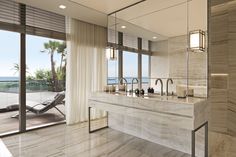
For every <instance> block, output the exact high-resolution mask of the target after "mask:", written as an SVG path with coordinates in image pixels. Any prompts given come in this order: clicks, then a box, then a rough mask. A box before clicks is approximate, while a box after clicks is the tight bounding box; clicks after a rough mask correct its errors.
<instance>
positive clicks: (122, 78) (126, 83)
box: [119, 77, 128, 93]
mask: <svg viewBox="0 0 236 157" xmlns="http://www.w3.org/2000/svg"><path fill="white" fill-rule="evenodd" d="M123 80H124V82H125V83H124V82H122V81H123ZM121 83H122V84H125V92H126V93H127V85H128V82H127V80H126V79H125V78H124V77H121V78H120V81H119V85H120V84H121Z"/></svg>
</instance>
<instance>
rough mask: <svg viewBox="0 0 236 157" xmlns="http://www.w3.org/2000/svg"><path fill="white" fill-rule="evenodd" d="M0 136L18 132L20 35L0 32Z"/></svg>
mask: <svg viewBox="0 0 236 157" xmlns="http://www.w3.org/2000/svg"><path fill="white" fill-rule="evenodd" d="M0 44H1V46H0V124H1V125H0V135H1V134H3V133H6V132H15V131H18V130H19V120H18V118H12V117H14V116H15V115H16V114H18V113H19V69H20V66H19V54H20V34H19V33H15V32H9V31H3V30H0Z"/></svg>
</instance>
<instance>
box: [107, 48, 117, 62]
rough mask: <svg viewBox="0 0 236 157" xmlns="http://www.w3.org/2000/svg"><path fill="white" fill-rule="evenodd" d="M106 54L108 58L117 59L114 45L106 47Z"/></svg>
mask: <svg viewBox="0 0 236 157" xmlns="http://www.w3.org/2000/svg"><path fill="white" fill-rule="evenodd" d="M106 56H107V59H108V60H112V61H114V60H117V49H116V48H114V47H107V48H106Z"/></svg>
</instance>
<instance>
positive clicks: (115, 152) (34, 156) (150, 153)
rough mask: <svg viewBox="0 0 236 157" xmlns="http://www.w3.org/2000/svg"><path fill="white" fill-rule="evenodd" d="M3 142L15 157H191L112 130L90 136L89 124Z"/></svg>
mask: <svg viewBox="0 0 236 157" xmlns="http://www.w3.org/2000/svg"><path fill="white" fill-rule="evenodd" d="M2 140H3V142H4V143H5V145H6V146H7V148H8V149H9V151H10V152H11V153H12V155H13V156H14V157H62V156H63V157H65V156H66V157H190V155H188V154H185V153H182V152H179V151H176V150H173V149H170V148H167V147H164V146H161V145H158V144H154V143H151V142H148V141H146V140H143V139H140V138H136V137H134V136H131V135H127V134H124V133H122V132H119V131H115V130H113V129H104V130H101V131H99V132H96V133H93V134H89V133H88V126H87V123H81V124H78V125H73V126H65V125H58V126H53V127H49V128H45V129H40V130H35V131H31V132H27V133H25V134H21V135H15V136H9V137H6V138H3V139H2Z"/></svg>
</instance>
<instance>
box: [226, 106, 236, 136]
mask: <svg viewBox="0 0 236 157" xmlns="http://www.w3.org/2000/svg"><path fill="white" fill-rule="evenodd" d="M232 108H233V109H235V104H231V103H229V110H228V121H227V125H228V132H229V135H231V136H236V124H235V123H236V111H235V110H232Z"/></svg>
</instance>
